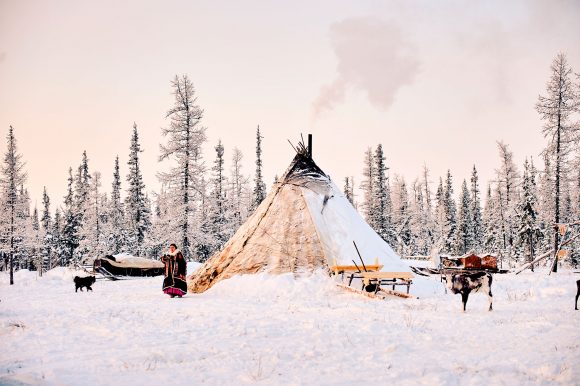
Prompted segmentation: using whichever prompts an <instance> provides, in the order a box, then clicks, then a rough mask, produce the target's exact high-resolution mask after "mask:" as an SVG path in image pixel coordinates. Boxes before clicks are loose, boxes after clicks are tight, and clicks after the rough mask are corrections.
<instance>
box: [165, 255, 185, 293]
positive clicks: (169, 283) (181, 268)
mask: <svg viewBox="0 0 580 386" xmlns="http://www.w3.org/2000/svg"><path fill="white" fill-rule="evenodd" d="M161 261H162V262H163V264H165V270H164V275H165V279H163V293H166V294H167V295H169V296H171V297H172V298H173V297H176V296H178V297H182V296H183V295H185V294H186V293H187V282H186V281H185V275H186V270H187V268H186V263H185V259H184V258H183V255H182V254H181V251H180V250H179V249H177V246H176V245H175V244H171V245H170V246H169V251H168V252H167V253H166V254H165V255H164V256H162V257H161Z"/></svg>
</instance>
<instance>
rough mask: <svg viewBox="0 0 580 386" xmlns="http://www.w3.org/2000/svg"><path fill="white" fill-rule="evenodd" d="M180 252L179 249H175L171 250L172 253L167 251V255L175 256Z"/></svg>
mask: <svg viewBox="0 0 580 386" xmlns="http://www.w3.org/2000/svg"><path fill="white" fill-rule="evenodd" d="M180 253H181V251H180V250H179V249H176V250H175V251H173V253H171V252H169V251H167V255H169V256H177V255H178V254H180Z"/></svg>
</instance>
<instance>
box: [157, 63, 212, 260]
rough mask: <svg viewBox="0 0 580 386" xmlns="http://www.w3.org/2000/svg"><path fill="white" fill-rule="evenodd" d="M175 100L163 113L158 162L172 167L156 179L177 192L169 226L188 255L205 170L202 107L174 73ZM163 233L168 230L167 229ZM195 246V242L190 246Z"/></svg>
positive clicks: (184, 80)
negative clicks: (167, 121) (162, 139)
mask: <svg viewBox="0 0 580 386" xmlns="http://www.w3.org/2000/svg"><path fill="white" fill-rule="evenodd" d="M171 87H172V88H173V95H174V97H175V103H174V105H173V107H172V108H171V109H170V110H169V111H168V112H167V115H166V118H169V119H170V124H169V127H166V128H163V129H162V134H163V136H164V137H167V144H166V145H161V155H160V157H159V160H160V161H163V160H173V161H175V166H172V167H171V169H170V170H169V171H168V172H166V173H161V174H159V177H160V180H161V182H162V183H164V184H165V186H167V187H168V189H176V190H177V192H178V194H175V195H174V194H171V195H170V196H169V197H174V198H176V199H177V200H176V201H174V202H172V203H171V204H170V205H172V206H174V207H175V209H176V210H175V212H174V213H175V217H174V218H172V219H171V222H170V224H169V225H170V226H171V227H175V228H177V229H178V231H179V232H178V233H179V239H178V240H173V241H172V242H175V243H176V244H178V247H179V248H180V249H181V252H182V253H183V255H184V257H185V258H186V259H189V258H190V257H191V256H192V241H193V242H194V243H195V242H196V241H195V240H191V234H190V233H191V231H192V230H191V229H190V228H191V227H192V217H193V215H194V214H195V213H194V211H195V209H196V208H195V200H196V199H197V200H198V201H201V200H202V199H203V198H202V197H201V196H203V194H201V193H200V192H201V188H200V185H201V180H202V178H203V174H204V172H205V170H204V165H203V161H202V154H201V147H202V145H203V143H204V142H205V141H206V135H205V130H206V129H205V127H202V126H201V119H202V117H203V110H202V109H201V108H200V107H199V106H198V105H197V104H196V102H197V98H196V97H195V90H194V88H193V84H192V83H191V80H189V78H188V77H187V75H183V76H181V77H178V76H177V75H176V76H175V78H174V80H173V81H172V82H171ZM167 232H171V233H173V232H172V230H170V229H167ZM193 247H195V245H193Z"/></svg>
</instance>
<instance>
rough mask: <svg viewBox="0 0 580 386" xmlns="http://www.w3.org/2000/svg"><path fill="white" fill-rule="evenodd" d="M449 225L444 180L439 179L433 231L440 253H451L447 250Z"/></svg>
mask: <svg viewBox="0 0 580 386" xmlns="http://www.w3.org/2000/svg"><path fill="white" fill-rule="evenodd" d="M448 228H449V224H448V223H447V216H446V215H445V193H444V189H443V179H442V178H439V185H438V186H437V192H436V194H435V226H434V229H433V240H434V245H435V247H436V248H437V250H438V251H444V252H446V253H450V252H451V251H449V250H445V239H446V235H447V234H448V233H449V229H448Z"/></svg>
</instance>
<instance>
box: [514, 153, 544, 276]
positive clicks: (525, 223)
mask: <svg viewBox="0 0 580 386" xmlns="http://www.w3.org/2000/svg"><path fill="white" fill-rule="evenodd" d="M532 168H533V165H531V164H530V163H529V162H528V160H527V159H526V161H525V163H524V177H523V192H522V197H521V200H520V202H519V205H518V215H517V220H518V221H517V223H518V247H520V248H521V249H522V250H523V251H524V253H525V255H526V256H527V257H528V259H527V260H528V261H529V262H531V261H533V260H534V255H535V253H536V250H537V246H536V245H537V244H538V241H539V240H540V239H541V238H542V237H543V233H542V230H541V228H540V224H539V221H538V220H539V219H538V212H537V210H536V203H537V198H536V195H535V191H536V189H535V184H536V182H535V179H534V174H533V172H532ZM531 269H532V271H533V270H534V267H533V266H531Z"/></svg>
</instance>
